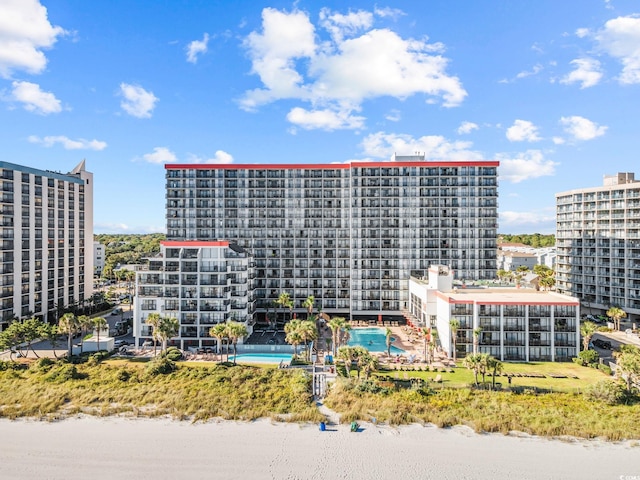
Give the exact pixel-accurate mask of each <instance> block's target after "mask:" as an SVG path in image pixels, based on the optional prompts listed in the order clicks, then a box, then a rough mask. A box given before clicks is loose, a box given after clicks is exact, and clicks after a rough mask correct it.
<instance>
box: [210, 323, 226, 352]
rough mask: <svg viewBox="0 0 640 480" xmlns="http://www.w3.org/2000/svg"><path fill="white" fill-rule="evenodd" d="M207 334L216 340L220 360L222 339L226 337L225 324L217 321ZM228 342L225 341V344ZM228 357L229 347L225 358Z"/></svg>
mask: <svg viewBox="0 0 640 480" xmlns="http://www.w3.org/2000/svg"><path fill="white" fill-rule="evenodd" d="M209 336H210V337H213V338H215V339H217V340H218V352H219V353H220V361H222V339H223V338H227V325H226V324H225V323H218V324H217V325H215V326H213V327H211V328H210V329H209ZM228 345H229V344H228V343H227V346H228ZM228 358H229V349H228V348H227V360H228Z"/></svg>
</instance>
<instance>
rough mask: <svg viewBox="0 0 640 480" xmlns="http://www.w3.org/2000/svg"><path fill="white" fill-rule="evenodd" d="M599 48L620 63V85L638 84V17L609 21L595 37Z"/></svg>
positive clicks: (639, 50)
mask: <svg viewBox="0 0 640 480" xmlns="http://www.w3.org/2000/svg"><path fill="white" fill-rule="evenodd" d="M595 39H596V41H597V42H598V43H599V45H600V48H602V50H604V51H605V52H606V53H608V54H609V55H611V56H612V57H614V58H617V59H618V60H619V61H620V62H621V63H622V72H621V74H620V77H619V78H618V80H619V82H620V83H622V84H634V83H640V17H638V16H637V15H632V16H628V17H618V18H614V19H612V20H609V21H608V22H606V23H605V25H604V28H602V29H601V30H600V31H598V33H597V34H596V35H595Z"/></svg>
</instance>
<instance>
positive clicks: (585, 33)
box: [576, 28, 591, 38]
mask: <svg viewBox="0 0 640 480" xmlns="http://www.w3.org/2000/svg"><path fill="white" fill-rule="evenodd" d="M590 34H591V32H590V31H589V29H588V28H578V29H577V30H576V36H577V37H578V38H584V37H587V36H589V35H590Z"/></svg>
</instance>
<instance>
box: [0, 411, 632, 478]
mask: <svg viewBox="0 0 640 480" xmlns="http://www.w3.org/2000/svg"><path fill="white" fill-rule="evenodd" d="M636 445H637V442H622V443H607V442H602V441H586V440H548V439H543V438H536V437H530V436H526V435H517V436H513V435H510V436H504V435H501V434H485V435H478V434H475V433H473V432H472V431H471V430H470V429H468V428H466V427H454V428H450V429H439V428H436V427H432V426H421V425H409V426H403V427H398V428H393V427H388V426H379V425H374V424H368V423H364V424H362V425H361V430H360V431H359V432H357V433H351V432H350V431H349V426H348V425H327V431H324V432H321V431H320V430H319V428H318V426H317V425H311V424H303V425H300V424H287V423H275V422H272V421H271V420H267V419H263V420H258V421H255V422H228V421H212V422H207V423H198V424H192V423H189V422H180V421H175V420H171V419H166V418H164V419H138V418H135V419H127V418H122V417H107V418H94V417H88V416H82V417H74V418H69V419H65V420H61V421H56V422H41V421H34V420H17V421H10V420H4V419H3V420H0V478H3V479H4V478H7V479H14V478H15V479H17V478H27V479H65V480H67V479H68V480H72V479H103V478H109V479H114V478H115V479H130V478H131V479H155V480H158V479H165V478H167V479H195V478H197V479H211V478H214V479H215V478H224V479H394V480H406V479H430V478H433V479H439V480H447V479H452V480H453V479H456V480H460V479H484V478H486V479H496V480H501V479H505V480H506V479H509V480H524V479H536V480H539V479H580V480H584V479H585V478H589V479H612V480H613V479H619V478H625V477H627V478H640V460H639V459H640V446H636Z"/></svg>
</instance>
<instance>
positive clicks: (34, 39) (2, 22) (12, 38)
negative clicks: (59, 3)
mask: <svg viewBox="0 0 640 480" xmlns="http://www.w3.org/2000/svg"><path fill="white" fill-rule="evenodd" d="M65 33H66V32H65V31H64V29H62V28H61V27H57V26H55V27H54V26H53V25H51V23H49V19H48V18H47V9H46V7H44V6H42V5H41V4H40V2H39V1H38V0H3V1H2V3H1V5H0V76H1V77H4V78H9V77H10V76H11V73H12V72H13V71H16V70H22V71H25V72H28V73H32V74H37V73H41V72H42V71H43V70H44V69H45V67H46V66H47V58H46V57H45V55H44V53H43V52H42V50H43V49H46V48H50V47H52V46H53V44H54V43H55V42H56V40H57V39H58V37H59V36H61V35H64V34H65Z"/></svg>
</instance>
